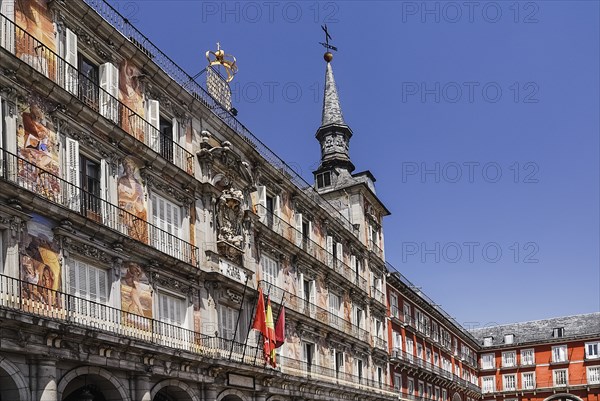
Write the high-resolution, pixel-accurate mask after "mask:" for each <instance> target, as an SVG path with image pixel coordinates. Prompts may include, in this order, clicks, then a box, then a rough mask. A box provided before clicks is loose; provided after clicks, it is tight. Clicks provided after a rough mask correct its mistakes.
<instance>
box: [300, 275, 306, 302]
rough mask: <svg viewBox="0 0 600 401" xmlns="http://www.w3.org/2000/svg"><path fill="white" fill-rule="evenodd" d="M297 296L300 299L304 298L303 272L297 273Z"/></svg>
mask: <svg viewBox="0 0 600 401" xmlns="http://www.w3.org/2000/svg"><path fill="white" fill-rule="evenodd" d="M298 296H299V297H300V299H306V298H305V297H304V296H305V294H304V274H303V273H298Z"/></svg>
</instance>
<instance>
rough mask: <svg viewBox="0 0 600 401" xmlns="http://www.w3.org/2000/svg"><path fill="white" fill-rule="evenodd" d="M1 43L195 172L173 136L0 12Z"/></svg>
mask: <svg viewBox="0 0 600 401" xmlns="http://www.w3.org/2000/svg"><path fill="white" fill-rule="evenodd" d="M0 46H1V47H4V48H5V49H6V50H8V51H9V52H11V53H12V54H14V55H15V56H17V57H19V58H20V59H21V61H23V62H25V63H27V64H28V65H29V66H31V67H32V68H33V69H35V70H36V71H38V72H39V73H41V74H43V75H45V76H46V77H47V78H48V79H50V80H51V81H52V82H54V83H56V84H58V85H60V86H61V87H62V88H64V89H65V90H67V91H69V92H70V93H71V94H72V95H73V96H75V97H77V98H78V99H79V100H81V102H82V103H84V104H85V105H87V106H88V107H90V108H91V109H92V110H94V111H95V112H97V113H99V114H101V115H102V116H104V117H105V118H107V119H108V120H110V121H111V122H112V123H114V124H116V125H118V126H119V127H120V128H121V129H122V130H123V131H125V132H126V133H128V134H129V135H131V136H133V137H134V138H136V139H137V140H139V141H141V142H142V143H144V144H145V145H146V146H148V147H149V148H150V149H152V150H154V151H155V152H156V153H158V154H160V155H161V156H162V157H163V158H164V159H166V160H168V161H169V162H171V163H173V164H174V165H176V166H177V167H179V168H180V169H182V170H183V171H185V172H186V173H188V174H190V175H193V174H194V158H193V156H192V154H191V153H190V152H188V151H187V150H185V149H184V148H183V147H181V146H180V145H179V144H178V143H176V142H175V141H174V140H173V138H172V137H168V136H165V135H162V133H161V132H160V130H159V129H158V127H155V126H153V125H152V124H150V123H149V122H148V121H146V120H145V119H144V118H142V117H141V116H140V115H139V114H137V113H136V112H134V111H133V110H132V109H130V108H129V107H127V106H126V105H125V104H123V103H122V102H120V101H119V99H117V98H116V97H115V96H113V95H112V94H110V93H109V92H107V91H106V90H104V89H103V88H101V87H100V86H99V85H98V83H96V82H94V81H93V80H91V79H90V78H88V77H87V76H86V75H84V74H83V73H82V72H81V71H78V70H77V68H76V67H75V66H73V65H71V64H69V63H67V61H66V60H64V59H63V58H61V57H60V56H59V55H58V54H56V53H55V52H54V51H52V50H51V49H49V48H48V47H46V46H45V45H44V44H43V43H41V42H40V41H39V40H37V39H36V38H34V37H33V36H31V35H30V34H29V33H28V32H26V31H25V30H23V29H22V28H21V27H19V26H18V25H16V24H15V23H14V22H12V21H11V20H9V19H8V18H7V17H5V16H4V15H2V14H0Z"/></svg>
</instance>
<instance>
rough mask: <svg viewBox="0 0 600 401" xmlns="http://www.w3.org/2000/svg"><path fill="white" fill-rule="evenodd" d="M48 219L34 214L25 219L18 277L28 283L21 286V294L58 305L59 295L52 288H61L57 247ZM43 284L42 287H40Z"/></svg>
mask: <svg viewBox="0 0 600 401" xmlns="http://www.w3.org/2000/svg"><path fill="white" fill-rule="evenodd" d="M52 228H53V224H52V222H51V221H50V220H48V219H46V218H44V217H42V216H39V215H36V214H34V215H33V216H32V219H31V220H29V221H28V222H27V226H26V232H25V233H23V236H22V239H21V244H20V249H21V279H22V280H23V281H24V282H26V283H28V284H30V285H25V286H23V298H26V299H30V300H33V301H37V302H41V303H44V304H46V305H50V306H54V307H59V306H60V305H59V303H60V302H59V299H58V298H57V297H56V294H55V293H54V292H53V291H46V290H45V289H44V288H48V289H50V290H54V291H57V290H60V285H61V279H60V278H61V266H60V258H59V253H60V248H59V245H58V243H57V242H56V241H55V240H54V233H53V232H52ZM41 287H44V288H41Z"/></svg>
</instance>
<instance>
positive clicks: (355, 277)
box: [254, 205, 367, 292]
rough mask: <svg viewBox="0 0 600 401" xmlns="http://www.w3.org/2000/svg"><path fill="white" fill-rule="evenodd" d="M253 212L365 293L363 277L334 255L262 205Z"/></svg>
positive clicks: (275, 230) (266, 224)
mask: <svg viewBox="0 0 600 401" xmlns="http://www.w3.org/2000/svg"><path fill="white" fill-rule="evenodd" d="M254 212H255V213H256V214H257V215H258V216H259V217H260V221H261V223H262V224H264V225H265V226H266V227H268V228H269V229H270V230H271V231H273V232H275V233H276V234H277V235H279V236H282V237H284V238H285V239H286V240H288V241H289V242H291V243H292V244H294V245H295V246H297V247H298V248H300V249H302V250H303V251H304V252H306V253H307V254H308V255H310V256H312V257H313V258H315V259H316V260H318V261H319V262H321V263H323V264H324V265H326V266H328V267H330V268H331V269H332V270H334V271H335V272H337V273H339V274H340V275H341V276H342V277H343V278H344V279H346V280H347V281H349V282H351V283H352V284H354V285H356V286H358V287H359V288H360V289H362V290H363V291H365V292H367V280H365V279H364V277H362V276H361V275H360V274H358V273H357V272H356V271H354V270H352V269H351V268H350V266H348V265H347V264H345V263H344V262H343V261H342V260H340V259H338V258H336V257H335V255H333V254H332V253H330V252H328V251H327V250H326V249H325V248H323V247H322V246H321V245H319V244H317V243H316V242H314V241H313V240H311V239H310V238H308V237H306V236H304V235H303V233H302V232H301V231H299V230H297V229H296V227H294V226H292V225H291V224H289V223H288V222H286V221H285V220H283V219H282V218H281V217H278V216H276V215H275V214H274V213H273V212H271V211H269V210H267V208H266V207H264V206H262V205H255V210H254Z"/></svg>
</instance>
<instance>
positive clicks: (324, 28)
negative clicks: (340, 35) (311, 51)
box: [319, 24, 337, 63]
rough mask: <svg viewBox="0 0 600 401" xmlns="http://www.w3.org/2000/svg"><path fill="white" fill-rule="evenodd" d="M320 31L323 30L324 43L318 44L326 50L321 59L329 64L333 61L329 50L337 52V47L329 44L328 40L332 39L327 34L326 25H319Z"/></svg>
mask: <svg viewBox="0 0 600 401" xmlns="http://www.w3.org/2000/svg"><path fill="white" fill-rule="evenodd" d="M321 29H322V30H323V32H325V43H323V42H319V44H320V45H321V46H323V47H324V48H326V49H327V52H326V53H325V54H324V55H323V58H324V59H325V61H327V62H328V63H329V62H331V60H333V53H331V52H330V51H329V50H330V49H331V50H333V51H336V52H337V47H335V46H332V45H330V44H329V40H330V39H332V38H331V35H330V34H329V31H328V30H327V24H325V25H321Z"/></svg>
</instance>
